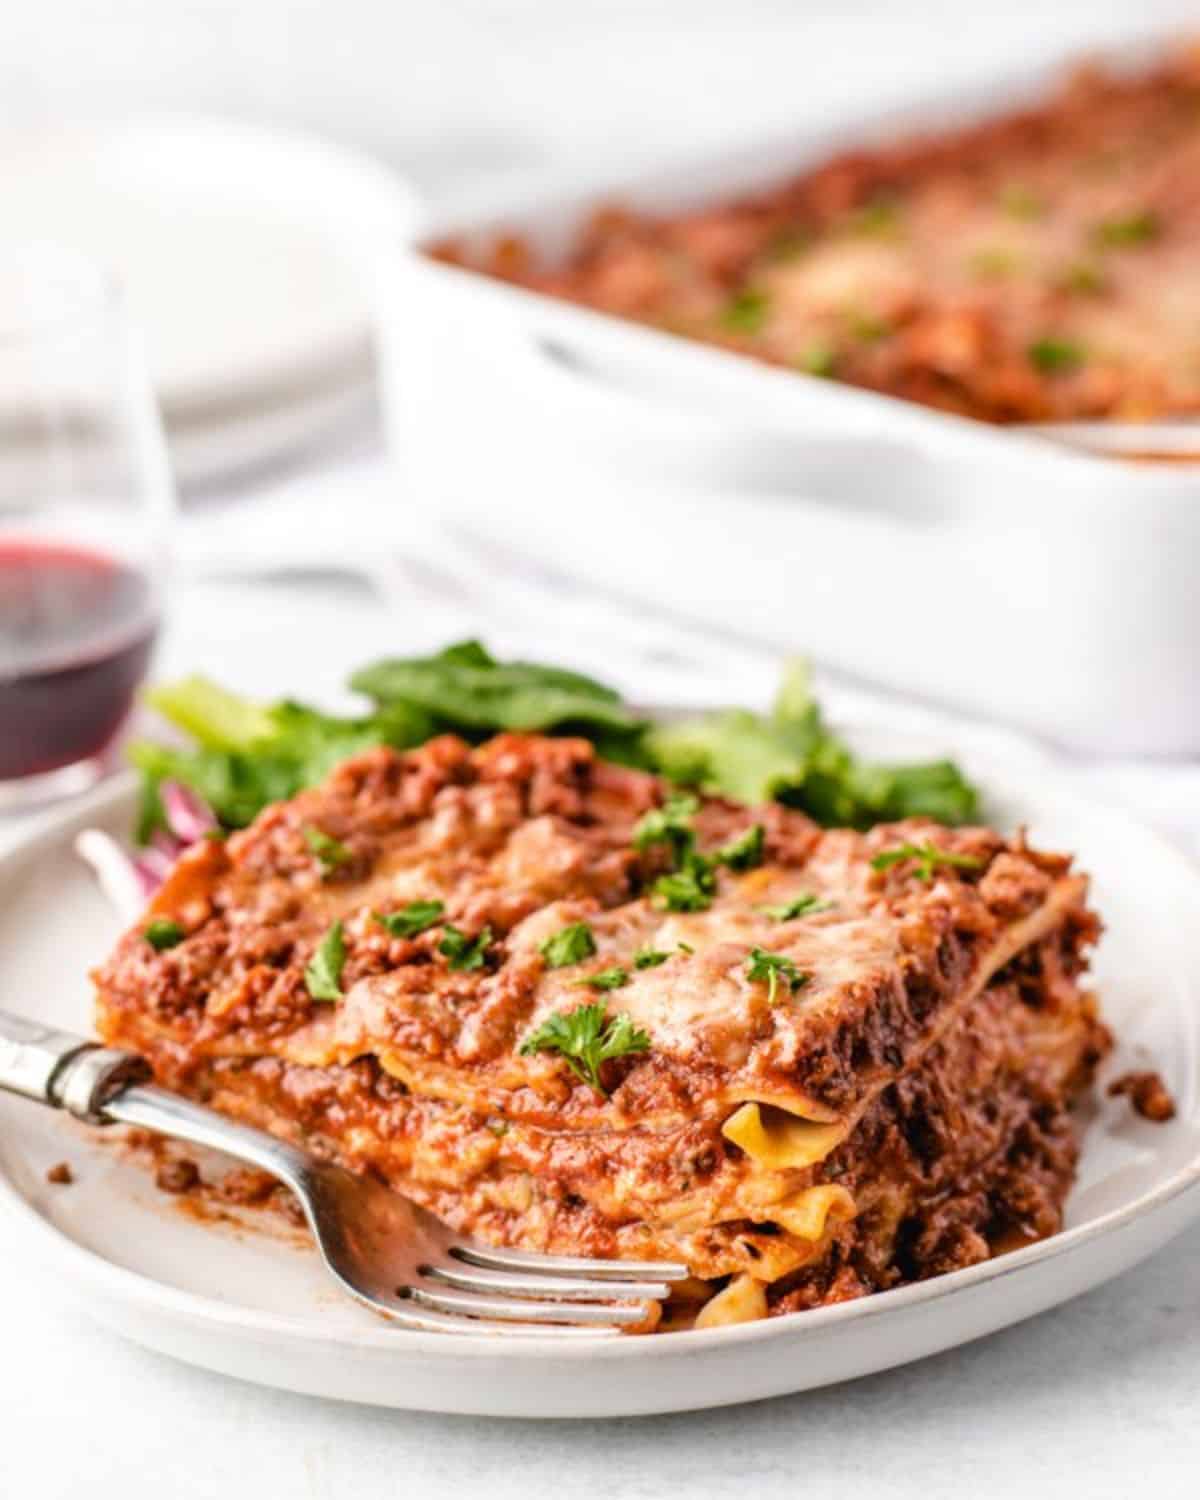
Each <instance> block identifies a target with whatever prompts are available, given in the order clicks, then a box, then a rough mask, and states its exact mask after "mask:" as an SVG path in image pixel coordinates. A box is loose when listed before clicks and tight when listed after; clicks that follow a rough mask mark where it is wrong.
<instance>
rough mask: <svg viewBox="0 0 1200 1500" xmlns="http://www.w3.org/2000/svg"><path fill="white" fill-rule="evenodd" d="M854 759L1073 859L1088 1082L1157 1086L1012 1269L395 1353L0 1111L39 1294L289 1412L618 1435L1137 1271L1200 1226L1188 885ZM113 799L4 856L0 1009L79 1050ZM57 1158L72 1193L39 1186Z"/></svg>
mask: <svg viewBox="0 0 1200 1500" xmlns="http://www.w3.org/2000/svg"><path fill="white" fill-rule="evenodd" d="M856 738H857V740H858V742H859V743H860V745H862V747H863V748H864V749H866V750H867V751H868V752H869V753H871V754H877V755H882V754H891V755H903V756H911V755H913V754H921V753H926V754H927V753H929V751H930V750H931V749H935V750H937V751H939V752H944V751H946V750H947V749H949V750H950V751H951V752H952V753H955V754H957V755H959V756H960V757H961V758H962V759H964V760H965V761H966V763H967V765H968V766H969V767H970V768H971V769H972V771H973V772H974V773H975V774H976V775H977V776H979V777H980V779H981V780H982V781H983V783H984V785H985V787H986V788H987V791H988V794H989V802H990V806H989V809H988V811H989V816H990V817H992V818H993V819H995V820H996V821H998V822H1001V823H1003V824H1007V825H1009V826H1011V825H1013V824H1015V823H1017V822H1021V821H1023V822H1027V823H1028V824H1029V825H1030V827H1031V829H1032V832H1033V836H1034V837H1035V838H1036V839H1037V840H1038V841H1040V842H1043V843H1046V844H1049V845H1052V846H1054V847H1059V848H1070V849H1077V850H1078V851H1079V853H1080V858H1081V861H1082V863H1083V865H1084V866H1085V867H1087V868H1089V869H1090V870H1092V871H1093V872H1094V874H1095V877H1096V887H1095V896H1096V901H1097V904H1098V906H1099V908H1100V910H1101V911H1102V912H1103V913H1104V915H1105V918H1106V921H1107V923H1108V929H1109V930H1108V935H1107V937H1106V938H1105V940H1104V943H1103V944H1102V948H1101V954H1100V958H1099V961H1098V964H1097V977H1098V980H1099V983H1100V986H1101V989H1102V994H1103V1000H1104V1008H1105V1013H1106V1015H1107V1016H1108V1018H1109V1019H1110V1020H1111V1021H1112V1023H1113V1024H1114V1025H1115V1027H1116V1029H1117V1032H1118V1035H1119V1037H1120V1047H1119V1049H1118V1053H1117V1055H1116V1057H1115V1059H1113V1060H1112V1061H1110V1063H1109V1064H1108V1065H1107V1067H1106V1069H1105V1076H1106V1077H1112V1076H1115V1075H1116V1074H1117V1073H1119V1072H1121V1071H1122V1070H1124V1069H1126V1068H1129V1067H1134V1066H1150V1065H1152V1066H1155V1067H1158V1068H1160V1069H1161V1070H1162V1071H1163V1073H1164V1075H1165V1077H1166V1079H1167V1082H1168V1084H1169V1086H1170V1087H1171V1089H1172V1091H1173V1092H1174V1094H1175V1097H1176V1100H1177V1102H1178V1105H1179V1113H1178V1116H1177V1118H1176V1119H1175V1120H1174V1121H1173V1122H1171V1123H1170V1124H1169V1125H1165V1126H1157V1125H1151V1124H1149V1123H1147V1122H1146V1121H1143V1120H1140V1119H1138V1118H1137V1117H1136V1116H1135V1115H1134V1114H1133V1112H1132V1111H1131V1110H1130V1108H1129V1106H1128V1104H1127V1102H1126V1101H1124V1100H1110V1099H1107V1098H1103V1097H1101V1098H1100V1099H1099V1100H1098V1101H1097V1104H1096V1105H1095V1107H1094V1109H1092V1110H1091V1111H1090V1118H1089V1120H1088V1122H1087V1124H1086V1130H1085V1137H1084V1152H1083V1159H1082V1164H1081V1172H1080V1178H1079V1182H1078V1184H1077V1186H1076V1189H1075V1192H1074V1193H1073V1195H1072V1197H1071V1200H1070V1203H1069V1205H1068V1213H1067V1228H1066V1229H1065V1230H1064V1232H1063V1233H1062V1234H1060V1235H1058V1236H1056V1237H1055V1238H1053V1239H1051V1240H1048V1241H1045V1242H1043V1243H1042V1244H1039V1245H1034V1246H1031V1247H1029V1248H1028V1249H1025V1250H1021V1251H1018V1252H1016V1253H1014V1254H1011V1255H1008V1256H1005V1257H1002V1258H1000V1259H998V1260H994V1261H990V1262H988V1263H987V1264H984V1265H980V1266H974V1267H971V1268H970V1269H968V1270H965V1271H957V1272H955V1273H953V1274H952V1275H949V1276H943V1277H939V1278H937V1279H935V1280H932V1281H928V1282H924V1283H922V1284H920V1285H917V1286H912V1287H907V1288H903V1289H901V1290H899V1291H895V1292H887V1293H884V1294H882V1295H879V1296H876V1297H870V1298H866V1299H864V1300H863V1301H860V1302H853V1303H847V1304H845V1305H843V1306H840V1307H831V1308H826V1309H822V1310H819V1311H817V1312H808V1313H800V1314H796V1315H793V1316H789V1317H784V1318H778V1319H772V1320H769V1321H767V1322H763V1323H756V1324H749V1325H744V1326H742V1327H735V1328H726V1329H716V1330H712V1331H707V1332H696V1333H677V1334H669V1335H661V1336H658V1337H651V1338H640V1339H639V1338H624V1339H615V1340H613V1341H611V1342H605V1343H603V1344H598V1345H591V1346H588V1347H586V1348H580V1347H578V1346H576V1347H574V1348H563V1347H562V1346H559V1345H555V1344H554V1343H553V1342H550V1341H543V1340H540V1339H530V1340H521V1341H519V1342H512V1343H510V1342H505V1341H504V1340H503V1339H502V1338H497V1339H495V1340H492V1339H479V1338H466V1337H462V1338H460V1337H454V1336H437V1335H424V1334H414V1333H407V1332H403V1331H399V1330H395V1329H392V1328H389V1327H387V1326H386V1325H384V1324H382V1323H381V1322H379V1321H377V1320H375V1319H374V1318H373V1317H372V1316H371V1315H370V1314H368V1313H366V1312H365V1311H363V1310H361V1309H359V1308H358V1307H356V1306H353V1305H351V1304H350V1303H348V1302H346V1301H344V1300H343V1299H342V1298H341V1297H340V1296H339V1294H338V1293H337V1292H336V1291H334V1290H333V1289H332V1287H331V1286H330V1285H329V1284H328V1283H327V1282H326V1281H325V1280H324V1278H323V1276H322V1274H321V1272H320V1271H319V1269H318V1267H317V1265H316V1262H315V1257H314V1255H313V1254H312V1253H311V1252H310V1251H309V1250H307V1249H305V1248H302V1247H300V1246H299V1245H296V1244H293V1243H290V1242H288V1241H286V1240H285V1239H284V1238H283V1237H282V1236H281V1235H279V1234H276V1235H270V1234H264V1233H261V1232H246V1231H237V1230H231V1229H228V1228H220V1227H214V1226H208V1225H199V1224H197V1223H195V1222H193V1221H192V1220H190V1219H187V1218H185V1217H183V1216H182V1215H181V1214H180V1213H179V1212H178V1210H177V1208H176V1207H175V1206H174V1203H173V1200H170V1199H167V1198H165V1197H164V1195H162V1194H161V1193H159V1192H158V1190H157V1189H155V1188H154V1187H153V1185H152V1184H151V1183H150V1182H149V1181H148V1179H147V1178H146V1177H145V1176H144V1175H143V1173H142V1172H141V1170H140V1169H138V1168H136V1167H134V1166H131V1165H130V1164H129V1163H127V1162H125V1161H123V1160H122V1158H121V1156H120V1154H119V1153H118V1152H116V1151H114V1150H113V1149H112V1148H111V1147H110V1146H106V1145H101V1144H98V1143H96V1142H95V1141H94V1140H93V1139H92V1138H90V1137H89V1136H88V1134H87V1133H86V1132H84V1131H83V1130H82V1129H77V1128H76V1127H75V1126H74V1125H73V1123H72V1122H70V1121H68V1120H66V1119H64V1118H63V1117H62V1116H59V1115H55V1114H53V1113H51V1112H50V1111H49V1110H45V1109H42V1108H40V1107H39V1106H37V1105H32V1104H27V1103H24V1102H20V1101H17V1100H15V1099H9V1098H4V1099H0V1214H2V1216H3V1224H4V1226H5V1230H6V1231H7V1232H12V1233H14V1234H16V1235H17V1237H18V1239H19V1241H21V1242H23V1243H24V1244H25V1245H26V1246H27V1248H28V1249H29V1250H30V1252H31V1253H32V1255H33V1256H35V1257H36V1258H37V1261H38V1263H39V1264H41V1265H43V1266H44V1267H45V1272H46V1276H47V1284H48V1286H49V1285H53V1287H54V1292H55V1295H67V1294H72V1295H74V1296H75V1297H76V1298H77V1299H78V1301H79V1304H80V1307H81V1309H83V1310H85V1311H86V1312H87V1313H88V1314H89V1315H91V1316H93V1317H95V1318H98V1319H99V1320H101V1321H102V1322H103V1323H105V1324H108V1325H110V1326H111V1327H113V1328H115V1329H117V1330H119V1331H120V1332H122V1333H124V1334H126V1335H127V1336H129V1337H130V1338H133V1339H136V1340H137V1341H139V1342H141V1343H144V1344H147V1345H149V1346H150V1347H152V1348H155V1349H159V1350H161V1351H164V1352H166V1353H169V1354H173V1355H176V1356H178V1357H179V1358H181V1359H186V1360H189V1361H192V1362H194V1363H196V1364H200V1365H205V1366H208V1367H209V1368H212V1369H215V1370H220V1371H224V1372H226V1373H228V1374H231V1375H237V1376H241V1377H242V1378H244V1379H248V1380H255V1381H260V1382H262V1383H264V1384H269V1385H276V1386H282V1387H285V1388H287V1389H290V1390H297V1391H305V1392H309V1393H312V1394H318V1395H324V1396H331V1397H337V1398H340V1399H343V1400H354V1401H363V1402H371V1403H374V1404H376V1405H381V1406H396V1407H406V1408H417V1409H421V1410H432V1411H453V1412H480V1413H488V1414H494V1415H504V1416H525V1417H567V1416H589V1417H596V1416H615V1415H633V1414H643V1413H650V1412H662V1411H676V1410H684V1409H692V1408H700V1407H707V1406H718V1405H723V1404H727V1403H732V1402H737V1401H745V1400H750V1399H754V1398H757V1397H764V1396H773V1395H779V1394H782V1393H783V1392H787V1391H796V1390H803V1389H806V1388H809V1387H813V1386H818V1385H825V1384H828V1383H831V1382H834V1381H838V1380H845V1379H847V1378H849V1377H852V1376H856V1375H862V1374H866V1373H869V1372H871V1371H875V1370H881V1369H885V1368H887V1367H889V1366H892V1365H897V1364H902V1363H904V1362H906V1361H908V1360H913V1359H919V1358H921V1357H922V1356H923V1355H926V1354H931V1353H934V1352H936V1351H938V1350H941V1349H947V1348H950V1347H952V1346H954V1345H956V1344H960V1343H964V1342H966V1341H967V1340H969V1339H973V1338H978V1337H979V1336H980V1335H981V1334H985V1333H990V1332H992V1331H993V1330H995V1329H998V1328H1002V1327H1004V1326H1006V1325H1008V1324H1010V1323H1015V1322H1017V1321H1019V1320H1020V1319H1022V1318H1026V1317H1029V1316H1030V1315H1032V1314H1034V1313H1038V1312H1041V1311H1043V1310H1044V1309H1045V1308H1048V1307H1051V1306H1054V1305H1055V1304H1056V1303H1059V1302H1062V1301H1064V1300H1065V1299H1066V1298H1068V1297H1072V1296H1075V1295H1076V1294H1077V1293H1079V1292H1082V1291H1085V1290H1087V1289H1088V1288H1089V1287H1092V1286H1095V1285H1096V1284H1097V1283H1099V1282H1101V1281H1103V1280H1105V1279H1107V1278H1108V1277H1110V1276H1114V1275H1116V1274H1117V1273H1118V1272H1120V1271H1123V1270H1125V1269H1126V1268H1127V1267H1129V1266H1131V1265H1133V1264H1134V1263H1135V1262H1136V1261H1138V1260H1140V1259H1142V1258H1143V1257H1144V1256H1146V1255H1148V1254H1149V1253H1150V1252H1151V1251H1153V1250H1154V1249H1156V1248H1157V1247H1158V1246H1160V1245H1162V1244H1163V1243H1164V1242H1165V1241H1166V1240H1167V1239H1168V1238H1170V1237H1171V1236H1172V1235H1173V1234H1175V1233H1176V1232H1177V1231H1179V1230H1180V1229H1182V1228H1183V1227H1184V1225H1185V1224H1186V1223H1187V1222H1188V1221H1189V1220H1190V1219H1191V1218H1192V1217H1193V1216H1195V1215H1196V1214H1197V1213H1198V1212H1200V1191H1198V1186H1200V1129H1198V1126H1200V1119H1198V1115H1197V1111H1198V1101H1200V1050H1198V1036H1197V1031H1198V1025H1200V994H1198V983H1200V877H1198V875H1197V873H1196V871H1195V870H1193V868H1192V867H1191V866H1190V865H1189V864H1188V863H1187V862H1186V861H1185V860H1184V859H1183V857H1182V856H1180V855H1179V854H1177V853H1176V852H1175V851H1174V850H1173V849H1172V848H1171V847H1170V846H1169V845H1167V844H1165V843H1164V842H1163V841H1162V840H1160V839H1159V838H1158V837H1156V836H1155V835H1153V834H1151V833H1149V832H1148V831H1146V830H1144V829H1142V828H1141V827H1139V826H1138V825H1137V824H1136V823H1134V822H1132V821H1131V820H1129V819H1128V818H1126V817H1125V816H1124V815H1122V814H1119V813H1116V812H1112V811H1109V810H1107V809H1104V808H1101V807H1097V806H1095V805H1093V804H1090V803H1088V802H1086V801H1084V800H1082V799H1080V798H1078V797H1077V796H1076V795H1075V794H1074V793H1073V792H1072V791H1071V790H1070V788H1069V787H1067V786H1064V785H1063V784H1062V783H1061V782H1060V781H1057V780H1056V779H1055V777H1054V774H1053V773H1052V772H1051V771H1050V770H1048V769H1046V768H1044V767H1042V766H1041V764H1040V763H1039V762H1037V761H1036V760H1034V759H1033V758H1030V759H1029V760H1028V761H1022V760H1021V759H1019V758H1012V759H1006V758H995V756H994V752H993V754H991V755H989V754H988V753H987V752H985V751H983V750H980V749H979V748H978V746H975V745H973V744H967V745H963V744H958V745H954V746H949V747H948V746H946V745H945V744H944V743H942V744H939V745H937V746H936V747H931V746H930V744H929V743H928V742H927V741H925V742H914V740H913V738H912V737H911V736H904V737H898V736H897V735H895V734H894V733H891V734H887V733H883V732H874V733H871V734H860V735H858V736H856ZM131 808H132V796H131V792H130V790H129V788H128V786H127V785H126V786H123V787H115V788H110V789H105V790H103V791H101V792H100V793H98V794H96V795H95V796H93V798H92V799H91V801H90V802H89V803H87V804H84V805H81V806H79V807H78V808H76V809H74V810H71V811H69V812H67V813H64V814H61V815H59V816H57V817H56V818H54V819H53V820H52V821H50V822H49V823H48V824H46V825H45V826H44V827H43V828H42V829H41V830H40V831H39V832H36V833H35V834H33V835H31V836H30V837H28V838H27V839H26V840H25V841H24V842H23V843H22V844H21V845H20V846H19V847H17V848H16V849H14V850H12V851H11V852H9V853H8V854H6V855H5V856H3V857H2V858H0V996H2V997H3V1004H4V1005H5V1007H6V1008H8V1009H12V1010H17V1011H25V1012H26V1013H28V1014H30V1015H35V1016H39V1017H45V1018H48V1019H51V1020H54V1021H56V1022H58V1023H60V1024H63V1025H67V1026H71V1027H74V1028H76V1029H78V1030H86V1029H87V1028H88V1015H89V997H88V985H87V980H86V976H85V971H86V969H87V967H88V965H89V964H90V963H92V962H94V961H95V960H96V959H97V958H98V957H100V956H101V955H102V954H103V953H104V952H105V950H106V948H107V946H108V944H109V943H110V941H111V940H112V938H113V937H114V935H115V931H116V922H115V921H114V919H113V917H112V916H111V914H110V912H109V911H108V909H107V908H106V906H105V904H104V902H103V900H102V899H101V897H100V896H99V894H98V893H97V891H96V889H95V888H94V886H93V884H92V881H91V878H90V876H89V875H88V874H87V872H86V871H85V870H84V869H83V868H82V867H81V866H80V865H79V864H78V862H77V861H76V859H75V858H74V856H73V854H72V853H71V839H72V836H73V834H74V833H75V831H76V830H77V829H79V828H80V827H83V826H86V825H89V824H99V825H101V826H105V827H108V828H110V829H111V830H112V831H114V832H117V833H122V834H123V833H124V832H125V831H126V830H127V828H128V826H129V822H130V816H131ZM64 1158H65V1159H66V1160H68V1161H69V1162H70V1163H71V1165H72V1167H73V1168H74V1170H75V1173H76V1178H77V1180H76V1182H75V1184H74V1185H73V1186H71V1187H65V1188H64V1187H53V1186H51V1185H49V1184H48V1183H47V1182H46V1180H45V1171H46V1168H47V1167H48V1166H50V1165H51V1164H52V1163H54V1162H57V1161H60V1160H62V1159H64Z"/></svg>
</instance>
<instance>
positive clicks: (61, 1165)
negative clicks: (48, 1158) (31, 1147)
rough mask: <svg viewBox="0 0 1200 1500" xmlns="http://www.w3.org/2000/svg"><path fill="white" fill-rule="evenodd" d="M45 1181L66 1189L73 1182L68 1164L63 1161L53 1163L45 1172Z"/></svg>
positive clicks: (73, 1176) (73, 1177)
mask: <svg viewBox="0 0 1200 1500" xmlns="http://www.w3.org/2000/svg"><path fill="white" fill-rule="evenodd" d="M46 1181H47V1182H53V1183H57V1184H59V1185H60V1186H63V1187H66V1186H68V1185H69V1184H70V1183H72V1182H74V1181H75V1174H74V1172H72V1171H71V1167H70V1163H69V1162H65V1161H60V1162H55V1164H54V1165H53V1166H52V1167H50V1168H49V1169H48V1170H47V1172H46Z"/></svg>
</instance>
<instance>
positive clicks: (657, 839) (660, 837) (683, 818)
mask: <svg viewBox="0 0 1200 1500" xmlns="http://www.w3.org/2000/svg"><path fill="white" fill-rule="evenodd" d="M699 807H700V803H699V802H698V801H697V799H696V798H695V797H692V796H690V795H688V794H687V793H680V794H677V795H676V796H672V797H668V798H667V800H666V801H665V802H664V803H663V805H662V806H661V807H654V808H651V810H650V811H649V812H648V813H647V814H646V815H645V816H644V817H643V818H642V819H641V820H640V821H639V822H638V824H637V826H636V827H635V828H634V830H633V847H634V848H635V849H637V850H638V851H639V852H641V853H644V852H645V851H646V850H647V849H649V848H650V847H651V846H652V845H654V844H667V845H669V846H670V849H671V852H672V854H673V855H674V856H675V859H676V861H677V862H678V861H679V860H681V859H682V858H683V856H684V855H685V854H686V853H687V852H688V851H689V850H690V849H691V848H692V846H693V844H694V843H695V839H696V835H695V834H694V833H693V831H692V825H691V818H692V816H693V814H694V813H696V812H697V811H698V810H699Z"/></svg>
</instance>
